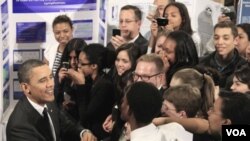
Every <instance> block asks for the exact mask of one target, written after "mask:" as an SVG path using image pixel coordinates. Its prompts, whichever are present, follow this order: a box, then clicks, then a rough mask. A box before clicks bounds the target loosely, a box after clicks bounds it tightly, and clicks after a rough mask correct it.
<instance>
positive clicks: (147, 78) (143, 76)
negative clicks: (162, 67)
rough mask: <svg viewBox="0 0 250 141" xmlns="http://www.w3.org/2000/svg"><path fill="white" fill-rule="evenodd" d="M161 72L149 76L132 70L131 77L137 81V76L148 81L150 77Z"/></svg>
mask: <svg viewBox="0 0 250 141" xmlns="http://www.w3.org/2000/svg"><path fill="white" fill-rule="evenodd" d="M161 73H162V72H159V73H156V74H153V75H151V76H145V75H139V74H136V73H135V72H133V79H134V81H138V80H139V78H141V80H142V81H149V80H150V79H151V78H152V77H154V76H157V75H159V74H161Z"/></svg>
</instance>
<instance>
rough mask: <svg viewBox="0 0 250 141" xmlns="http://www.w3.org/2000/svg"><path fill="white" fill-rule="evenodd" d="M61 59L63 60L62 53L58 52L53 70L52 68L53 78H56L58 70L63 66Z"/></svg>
mask: <svg viewBox="0 0 250 141" xmlns="http://www.w3.org/2000/svg"><path fill="white" fill-rule="evenodd" d="M61 59H62V53H61V52H58V51H57V52H56V57H55V61H54V64H53V68H52V72H53V76H55V74H56V71H57V69H58V68H59V66H60V64H61Z"/></svg>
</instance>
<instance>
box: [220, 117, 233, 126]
mask: <svg viewBox="0 0 250 141" xmlns="http://www.w3.org/2000/svg"><path fill="white" fill-rule="evenodd" d="M231 124H232V122H231V120H230V119H228V118H227V119H224V120H223V121H222V125H231Z"/></svg>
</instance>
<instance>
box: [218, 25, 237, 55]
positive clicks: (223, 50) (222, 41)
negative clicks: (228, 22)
mask: <svg viewBox="0 0 250 141" xmlns="http://www.w3.org/2000/svg"><path fill="white" fill-rule="evenodd" d="M236 43H237V39H236V37H234V35H233V33H232V30H231V28H219V27H218V28H216V29H215V30H214V45H215V49H216V51H217V53H218V55H220V56H222V57H223V58H226V57H227V56H228V55H229V54H230V53H231V52H232V51H233V50H234V46H235V45H236Z"/></svg>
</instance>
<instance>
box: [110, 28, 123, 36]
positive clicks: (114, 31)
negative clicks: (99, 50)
mask: <svg viewBox="0 0 250 141" xmlns="http://www.w3.org/2000/svg"><path fill="white" fill-rule="evenodd" d="M116 35H118V36H121V30H120V29H113V32H112V36H116Z"/></svg>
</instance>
